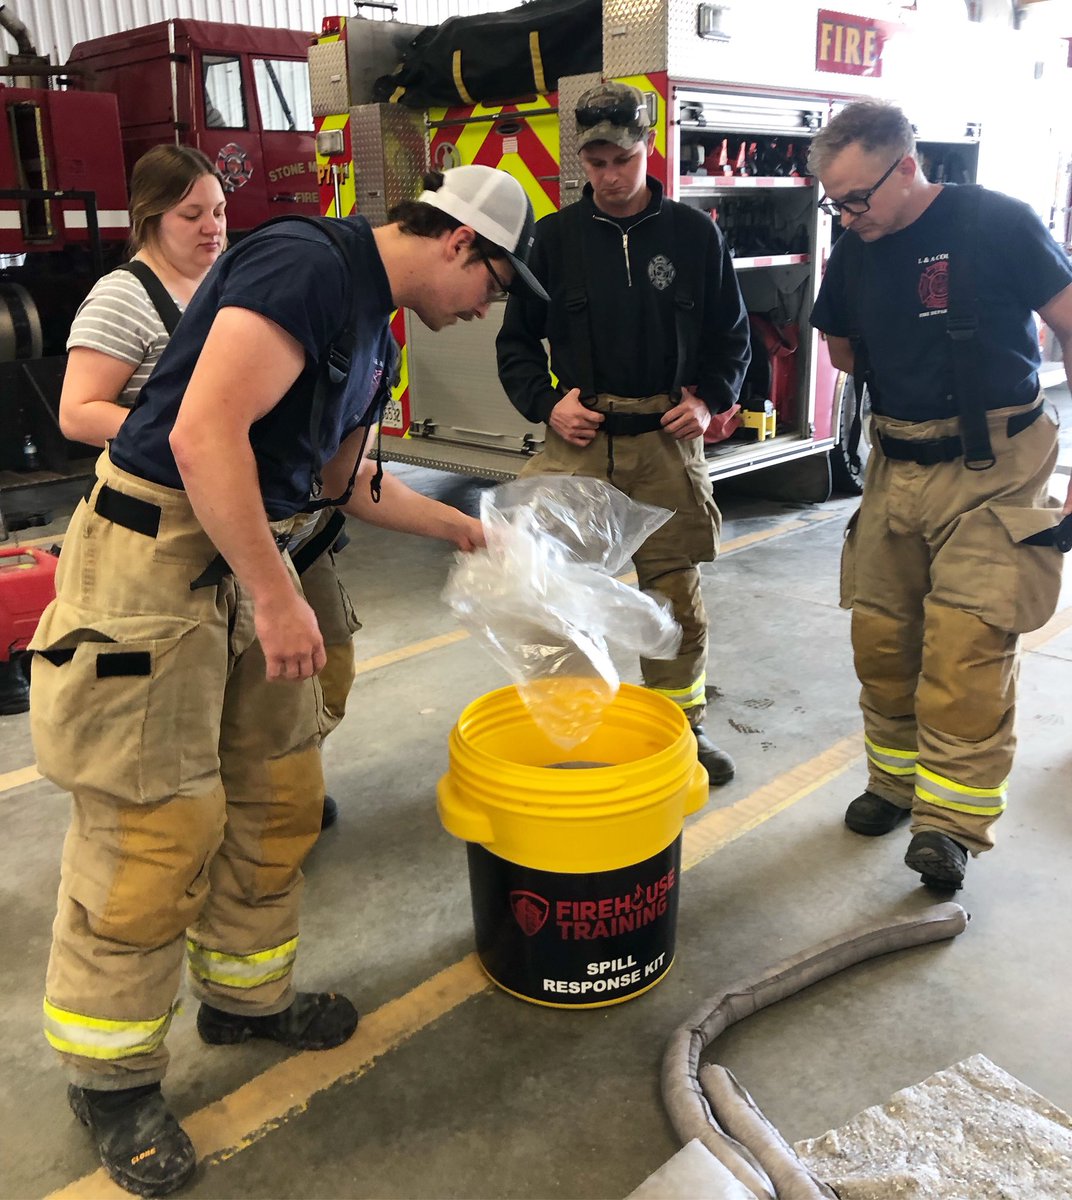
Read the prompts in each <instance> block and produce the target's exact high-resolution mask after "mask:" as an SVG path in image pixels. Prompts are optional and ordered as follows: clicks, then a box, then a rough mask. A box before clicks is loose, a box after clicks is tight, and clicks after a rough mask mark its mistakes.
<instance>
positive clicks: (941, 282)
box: [919, 259, 949, 308]
mask: <svg viewBox="0 0 1072 1200" xmlns="http://www.w3.org/2000/svg"><path fill="white" fill-rule="evenodd" d="M919 302H920V304H922V305H923V307H924V308H948V307H949V262H948V260H946V259H942V260H941V261H939V262H932V263H928V264H927V266H925V267H924V268H923V273H922V274H921V275H920V277H919Z"/></svg>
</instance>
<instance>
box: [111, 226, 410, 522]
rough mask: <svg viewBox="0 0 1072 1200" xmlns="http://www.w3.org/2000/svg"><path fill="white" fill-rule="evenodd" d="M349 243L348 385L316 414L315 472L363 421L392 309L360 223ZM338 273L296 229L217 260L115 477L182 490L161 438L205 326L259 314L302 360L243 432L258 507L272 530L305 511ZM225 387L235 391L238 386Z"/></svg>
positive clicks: (163, 363) (123, 446)
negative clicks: (231, 313)
mask: <svg viewBox="0 0 1072 1200" xmlns="http://www.w3.org/2000/svg"><path fill="white" fill-rule="evenodd" d="M339 228H340V231H341V232H342V233H343V234H344V235H345V236H347V237H351V238H354V239H355V241H356V243H357V255H356V257H357V259H358V261H359V262H360V263H361V264H362V271H361V274H360V276H359V277H358V278H357V279H356V280H355V281H354V286H355V287H356V288H357V304H356V310H357V333H356V338H355V340H354V346H353V355H352V360H351V364H350V373H349V375H348V376H347V378H346V381H345V384H344V385H343V386H342V387H340V388H339V389H337V390H335V391H334V392H333V394H332V396H331V400H330V402H329V403H328V404H327V405H326V406H325V410H324V414H323V418H322V420H321V427H320V437H319V442H320V456H321V461H323V462H327V461H328V460H329V459H331V458H332V457H333V455H334V454H335V453H336V451H337V450H338V448H339V445H340V444H341V442H342V441H343V439H344V438H345V437H346V436H347V435H348V434H350V433H352V432H353V430H354V429H356V428H357V427H358V426H360V425H362V424H368V423H369V421H371V420H372V419H373V416H374V414H372V413H371V412H370V411H369V409H370V406H371V404H372V402H373V400H374V398H375V395H376V390H377V388H378V386H379V383H380V380H381V378H382V376H383V371H384V362H385V359H386V357H387V355H386V351H387V347H388V344H389V342H388V339H389V338H390V330H389V325H388V322H389V319H390V315H391V310H392V307H393V303H392V300H391V289H390V286H389V284H388V281H387V274H386V272H385V271H384V267H383V262H382V261H381V259H380V255H379V251H378V250H377V249H376V243H375V240H374V238H373V236H372V230H371V228H370V226H369V224H368V222H367V221H366V220H365V219H364V218H363V217H350V218H348V219H347V220H345V221H340V222H339ZM347 274H348V270H347V264H346V262H344V260H343V258H342V255H341V254H340V253H339V251H338V250H337V249H336V248H335V246H334V245H333V243H332V242H331V241H330V240H329V238H328V236H327V235H326V234H324V233H321V232H320V230H318V229H317V228H315V226H313V225H310V224H308V223H306V222H304V221H293V222H282V223H280V224H277V225H272V226H270V227H269V228H267V229H264V230H262V231H260V232H255V233H252V234H250V235H249V237H247V238H245V239H244V240H243V241H242V242H240V243H239V244H238V245H237V246H235V247H234V248H233V249H232V250H229V251H228V252H227V253H226V254H224V255H223V256H222V257H221V258H220V260H219V262H217V263H216V265H215V266H214V267H213V268H212V270H211V271H210V272H209V274H208V276H207V278H206V279H205V281H204V282H203V283H202V284H201V286H200V287H199V288H198V290H197V293H196V294H195V296H194V298H193V300H192V301H191V302H190V305H189V307H188V308H187V309H186V312H185V313H184V314H183V318H182V321H181V322H180V323H179V326H178V328H177V329H176V330H175V333H174V336H173V337H172V338H171V341H170V342H169V343H168V345H167V348H166V349H165V350H164V353H163V355H162V356H161V358H160V362H159V363H158V364H157V366H156V369H155V370H154V371H153V373H152V375H151V376H150V378H149V380H148V382H147V383H146V384H145V386H144V387H143V388H142V390H141V393H140V394H139V396H138V400H137V404H136V405H135V407H134V409H133V411H132V412H131V413H130V415H129V416H128V417H127V419H126V420H125V421H124V422H123V424H122V426H121V427H120V429H119V432H118V434H117V435H116V437H115V438H114V439H113V441H112V443H111V447H110V454H111V458H112V461H113V462H114V463H115V464H116V466H118V467H120V468H121V469H122V470H124V471H127V472H129V473H130V474H132V475H137V476H139V477H141V478H143V479H148V480H151V481H152V482H154V483H160V484H163V485H164V486H165V487H171V488H182V486H183V483H182V478H181V476H180V475H179V471H178V468H177V467H176V465H175V457H174V455H173V454H172V452H171V446H170V444H169V442H168V438H169V436H170V434H171V430H172V428H173V426H174V424H175V418H176V416H177V415H178V411H179V406H180V405H181V403H182V398H183V395H184V394H185V392H186V387H187V385H188V384H189V382H190V376H191V375H192V374H193V370H194V367H195V366H196V365H197V359H198V356H199V355H200V353H201V348H202V346H203V345H204V342H205V338H206V337H207V336H208V332H209V329H210V328H211V326H212V322H213V321H214V320H215V318H216V314H217V312H219V310H220V309H221V308H228V307H237V308H245V309H249V310H251V311H252V312H257V313H260V314H261V315H262V316H265V317H268V318H269V319H271V320H272V321H274V322H275V323H276V324H277V325H279V326H280V328H282V329H285V330H286V331H287V333H289V334H290V335H291V336H292V337H294V338H295V339H296V340H297V341H298V342H300V343H301V345H302V347H303V348H304V350H305V366H304V367H303V368H302V371H301V374H300V375H299V376H298V378H297V380H295V382H294V384H293V385H292V386H291V387H290V389H289V390H288V391H287V393H286V394H285V395H284V396H283V398H282V399H281V400H280V402H279V403H278V404H277V405H276V406H275V407H274V408H273V409H272V411H271V412H269V413H267V414H266V415H265V416H264V417H262V418H261V419H260V420H259V421H256V422H255V423H254V424H253V425H252V426H251V428H250V435H249V440H250V444H251V445H252V447H253V453H254V456H255V457H256V460H257V473H258V477H259V480H260V488H261V495H262V497H263V499H264V507H265V510H266V511H267V513H268V516H269V518H270V519H271V520H279V519H281V518H283V517H289V516H293V515H294V514H295V513H298V512H301V511H302V510H303V509H305V507H306V506H307V504H308V502H309V498H310V496H311V493H312V487H313V465H314V453H313V446H312V443H311V440H310V430H309V420H310V405H311V402H312V396H313V389H314V385H315V383H316V378H317V373H318V363H319V361H320V359H321V357H322V356H323V354H324V353H325V352H326V351H327V349H328V348H329V347H330V346H331V344H332V342H333V340H334V339H335V337H336V336H337V335H338V334H339V332H340V330H341V327H342V324H343V322H344V321H345V320H346V316H347V313H348V312H349V299H350V288H349V285H348V281H347V278H346V277H347ZM234 387H235V389H236V390H238V389H241V387H242V380H241V379H235V381H234Z"/></svg>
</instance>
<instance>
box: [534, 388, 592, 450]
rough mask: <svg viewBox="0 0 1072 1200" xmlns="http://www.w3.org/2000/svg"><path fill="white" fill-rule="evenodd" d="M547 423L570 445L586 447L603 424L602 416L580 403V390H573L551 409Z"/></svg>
mask: <svg viewBox="0 0 1072 1200" xmlns="http://www.w3.org/2000/svg"><path fill="white" fill-rule="evenodd" d="M547 423H548V425H550V426H551V428H552V429H553V430H554V431H555V433H557V434H558V436H559V437H560V438H563V439H564V440H565V441H567V442H569V443H570V444H571V445H573V446H588V445H590V444H591V442H592V439H593V438H594V437H595V436H596V434H597V433H598V432H599V427H600V425H602V424H603V414H602V413H598V412H593V411H592V410H591V409H590V408H585V406H584V405H583V404H582V403H581V389H580V388H574V389H573V391H571V392H567V393H566V394H565V395H564V396H563V397H562V399H561V400H559V402H558V403H557V404H556V405H555V406H554V408H553V409H551V416H550V418H549V419H548V422H547Z"/></svg>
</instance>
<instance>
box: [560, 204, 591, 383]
mask: <svg viewBox="0 0 1072 1200" xmlns="http://www.w3.org/2000/svg"><path fill="white" fill-rule="evenodd" d="M560 219H561V224H562V267H563V271H562V275H563V278H564V280H565V283H566V288H565V297H564V298H565V301H566V311H567V313H568V314H569V324H570V346H571V348H572V349H573V358H574V362H575V364H576V367H577V379H576V381H575V382H576V386H577V387H578V388H580V391H581V401H582V403H583V402H584V401H585V400H592V399H594V397H595V395H596V373H595V368H594V367H593V366H592V331H591V327H590V325H589V322H588V291H587V289H586V288H585V286H584V232H583V224H584V222H585V221H586V220H587V219H588V217H587V212H586V209H585V206H584V204H569V205H567V206H566V207H565V208H564V209H562V211H561V218H560Z"/></svg>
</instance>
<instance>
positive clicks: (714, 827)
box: [681, 733, 864, 871]
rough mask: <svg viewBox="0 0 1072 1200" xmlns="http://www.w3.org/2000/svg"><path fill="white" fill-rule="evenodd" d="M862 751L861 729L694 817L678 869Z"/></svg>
mask: <svg viewBox="0 0 1072 1200" xmlns="http://www.w3.org/2000/svg"><path fill="white" fill-rule="evenodd" d="M863 751H864V739H863V735H862V734H861V733H854V734H852V735H851V736H850V737H845V738H842V739H841V741H840V742H835V743H834V745H833V746H831V747H830V748H829V749H828V750H824V751H823V752H822V753H821V754H817V755H816V756H815V757H814V758H809V759H808V760H807V762H802V763H801V764H800V765H799V766H797V767H794V768H793V769H792V770H790V771H786V772H785V774H784V775H779V776H778V778H777V779H772V780H771V782H770V783H767V784H764V786H763V787H761V788H757V789H756V790H755V791H754V792H753V793H752V794H751V795H750V796H745V797H744V799H743V800H738V801H737V803H736V804H731V805H730V806H729V807H728V808H719V809H716V810H715V811H714V812H712V813H708V814H707V816H706V817H701V818H700V819H699V820H698V821H694V822H693V823H692V824H691V825H689V826H688V827H687V828H686V830H685V836H684V837H683V838H682V843H681V869H682V870H683V871H687V870H688V869H689V868H690V867H694V866H696V864H697V863H700V862H703V860H704V859H705V858H708V857H709V856H710V855H712V854H714V853H715V852H716V851H717V850H721V849H722V848H723V847H724V846H728V845H729V844H730V842H735V841H736V840H737V839H738V838H739V837H743V836H744V834H746V833H748V832H749V831H750V830H752V829H755V828H756V826H757V825H762V824H763V822H764V821H769V820H770V818H771V817H774V816H777V815H778V813H780V812H782V811H783V810H784V809H787V808H789V807H790V806H791V805H793V804H796V802H797V801H798V800H803V799H804V797H805V796H809V795H811V793H812V792H814V791H817V790H818V789H819V788H821V787H822V786H823V785H824V784H827V783H829V782H830V781H831V780H832V779H835V778H836V777H837V776H838V775H840V774H841V773H842V772H843V771H845V770H846V769H847V768H848V767H850V766H852V764H853V763H854V762H856V761H857V759H859V758H860V757H861V756H862V754H863Z"/></svg>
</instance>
